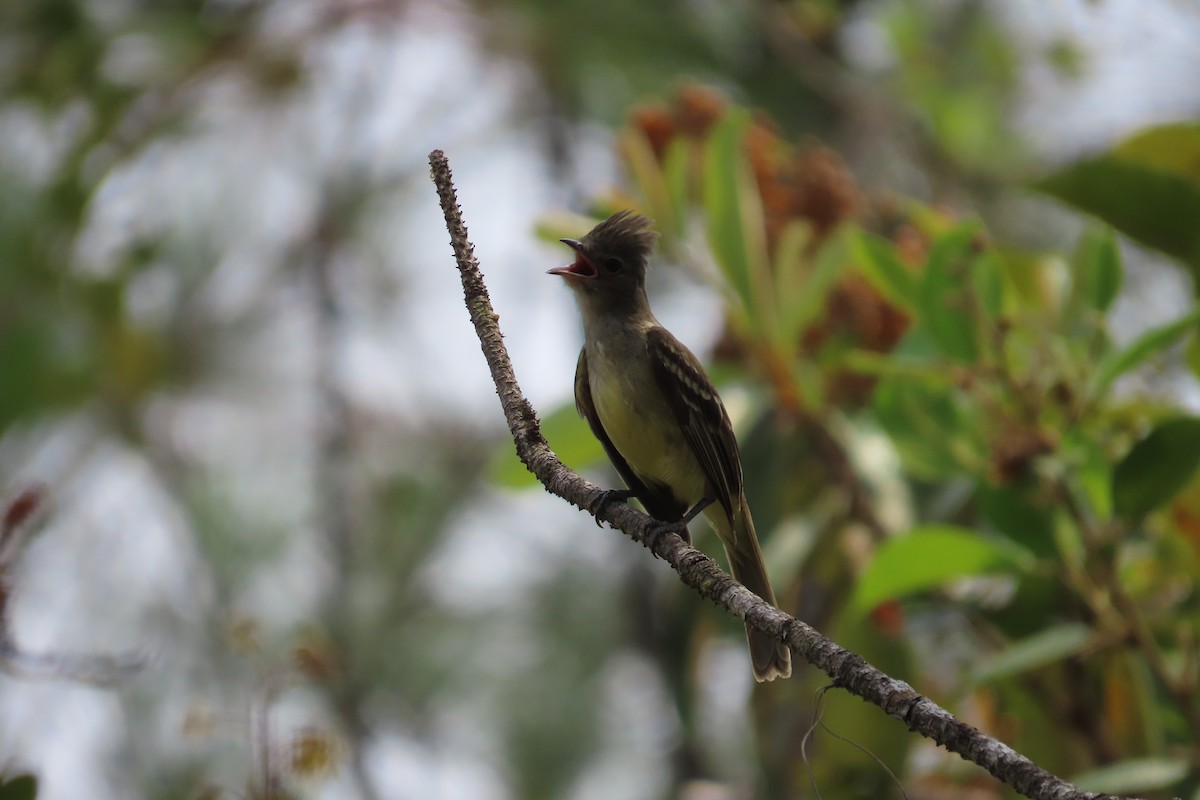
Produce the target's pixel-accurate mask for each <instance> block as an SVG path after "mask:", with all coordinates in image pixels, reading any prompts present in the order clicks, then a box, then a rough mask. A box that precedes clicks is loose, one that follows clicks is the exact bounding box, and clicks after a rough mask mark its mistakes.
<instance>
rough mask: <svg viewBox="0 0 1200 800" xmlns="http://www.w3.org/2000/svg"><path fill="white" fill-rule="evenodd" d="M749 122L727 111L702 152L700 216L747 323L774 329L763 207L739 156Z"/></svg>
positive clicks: (743, 115)
mask: <svg viewBox="0 0 1200 800" xmlns="http://www.w3.org/2000/svg"><path fill="white" fill-rule="evenodd" d="M749 120H750V117H749V115H748V113H747V112H746V111H744V110H734V111H730V112H729V113H728V114H726V115H725V117H724V118H723V119H722V120H721V121H720V122H719V123H717V125H716V127H714V128H713V130H712V133H711V134H710V135H709V139H708V145H707V147H706V148H705V152H704V191H703V197H704V210H705V213H706V215H707V217H708V234H709V242H710V244H711V245H712V250H713V254H714V255H715V256H716V259H717V264H718V265H719V266H720V267H721V271H722V272H723V273H724V274H725V279H726V280H727V281H729V285H730V286H731V287H732V288H733V290H734V292H735V293H736V294H737V296H738V299H739V300H740V301H741V310H742V312H743V315H744V316H743V319H744V321H745V322H747V323H753V324H757V325H761V326H763V327H764V328H765V329H766V330H772V329H774V327H775V326H774V325H773V324H772V323H771V321H770V320H769V319H763V318H762V317H763V316H766V315H769V314H770V313H771V309H772V308H773V306H772V304H771V302H770V280H771V279H770V270H769V268H768V259H767V244H766V233H765V231H764V229H763V212H762V201H761V199H760V198H759V195H758V188H757V186H756V185H755V183H754V176H753V174H751V172H750V167H749V165H748V164H747V163H746V158H745V154H744V153H743V150H742V136H743V134H744V132H745V129H746V126H747V125H748V124H749Z"/></svg>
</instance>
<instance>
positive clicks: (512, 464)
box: [488, 403, 605, 489]
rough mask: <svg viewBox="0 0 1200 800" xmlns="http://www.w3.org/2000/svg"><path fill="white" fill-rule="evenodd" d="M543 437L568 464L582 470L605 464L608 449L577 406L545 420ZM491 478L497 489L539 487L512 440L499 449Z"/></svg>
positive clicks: (566, 408)
mask: <svg viewBox="0 0 1200 800" xmlns="http://www.w3.org/2000/svg"><path fill="white" fill-rule="evenodd" d="M542 433H543V434H544V435H545V436H546V441H547V442H549V443H550V447H551V448H553V450H554V452H555V453H557V454H558V455H559V457H560V458H561V459H562V460H563V462H564V463H566V464H568V465H570V466H571V467H572V468H574V469H576V470H579V469H584V468H585V467H588V466H591V465H592V464H595V463H596V462H598V461H600V460H602V459H603V458H604V457H605V456H604V448H603V446H601V444H600V441H599V440H598V439H597V438H596V437H595V436H593V435H592V431H591V429H589V428H588V425H587V422H585V421H584V420H583V419H581V418H580V417H579V414H578V413H577V412H576V411H575V404H574V403H569V404H567V405H564V406H561V407H559V408H556V409H555V410H554V411H552V412H550V414H549V415H548V416H546V417H545V418H544V419H542ZM488 478H489V479H490V480H491V481H492V482H493V483H495V484H496V485H497V486H501V487H504V488H506V489H529V488H532V487H534V486H537V485H539V484H538V482H537V478H535V477H534V476H533V473H531V472H530V471H529V470H527V469H526V468H525V465H524V464H522V463H521V459H519V458H517V451H516V448H515V447H514V445H513V443H512V440H511V439H510V438H507V437H506V438H505V440H504V443H503V444H502V445H501V446H499V447H497V448H496V450H495V452H494V453H493V454H492V459H491V463H489V464H488Z"/></svg>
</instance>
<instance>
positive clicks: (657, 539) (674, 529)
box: [642, 520, 688, 558]
mask: <svg viewBox="0 0 1200 800" xmlns="http://www.w3.org/2000/svg"><path fill="white" fill-rule="evenodd" d="M672 533H674V534H678V535H679V538H680V539H683V540H684V541H685V542H686V541H688V527H687V522H684V521H683V520H679V521H676V522H656V523H655V524H654V525H651V526H650V529H649V530H647V531H646V535H645V536H644V537H643V538H642V540H643V541H644V542H645V544H646V547H648V548H650V554H651V555H653V556H654V557H655V558H659V555H658V553H657V552H655V551H656V550H657V549H658V545H659V544H660V543H661V542H662V539H663V537H664V536H667V535H669V534H672Z"/></svg>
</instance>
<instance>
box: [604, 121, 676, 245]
mask: <svg viewBox="0 0 1200 800" xmlns="http://www.w3.org/2000/svg"><path fill="white" fill-rule="evenodd" d="M618 146H619V148H620V150H621V153H622V154H623V155H624V156H625V163H626V164H627V165H628V167H629V173H630V175H631V176H632V177H633V181H634V183H636V184H637V186H638V189H640V190H641V193H642V197H644V198H646V205H647V207H648V210H649V212H650V216H651V218H653V219H654V221H655V224H656V225H658V227H659V230H661V231H663V233H665V234H666V235H667V236H669V237H671V238H675V236H676V235H677V234H678V232H677V231H676V230H675V229H674V228H675V220H676V218H677V216H678V215H677V213H676V210H675V208H674V205H673V204H672V202H671V199H672V198H671V189H670V187H669V186H668V185H667V176H666V175H664V174H663V169H662V167H660V166H659V164H658V159H656V158H655V157H654V148H652V147H651V146H650V142H649V140H647V139H646V136H645V135H644V134H643V133H642V132H641V131H640V130H637V129H634V128H626V129H624V130H623V131H621V133H620V134H619V138H618Z"/></svg>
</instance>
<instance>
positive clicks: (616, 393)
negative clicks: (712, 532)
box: [550, 211, 792, 681]
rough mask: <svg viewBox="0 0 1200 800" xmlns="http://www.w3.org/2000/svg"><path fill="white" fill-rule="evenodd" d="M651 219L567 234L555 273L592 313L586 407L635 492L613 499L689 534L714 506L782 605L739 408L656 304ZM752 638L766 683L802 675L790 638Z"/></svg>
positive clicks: (712, 518) (622, 219) (616, 219)
mask: <svg viewBox="0 0 1200 800" xmlns="http://www.w3.org/2000/svg"><path fill="white" fill-rule="evenodd" d="M651 224H652V223H651V222H650V220H648V219H646V218H645V217H643V216H642V215H640V214H635V213H633V212H630V211H621V212H619V213H617V214H614V215H613V216H611V217H609V218H608V219H607V220H605V221H604V222H601V223H600V224H599V225H597V226H596V227H595V228H593V229H592V230H591V231H590V232H589V233H588V234H587V235H586V236H584V237H583V238H582V239H579V240H575V239H563V240H562V242H563V243H564V244H567V245H569V246H570V247H571V248H572V249H573V250H574V251H575V261H574V262H573V263H571V264H569V265H567V266H563V267H557V268H555V269H552V270H550V274H552V275H559V276H562V277H563V278H564V279H565V280H566V282H567V285H568V286H570V287H571V289H572V290H573V291H574V294H575V300H576V302H577V304H578V306H579V312H580V315H581V316H582V317H583V338H584V342H583V350H582V351H581V352H580V353H579V363H578V365H577V367H576V369H575V407H576V408H577V409H578V410H579V414H580V416H582V417H583V418H584V419H586V420H587V422H588V425H589V426H590V427H591V429H592V433H593V434H595V436H596V438H597V439H599V440H600V443H601V444H603V445H604V451H605V452H606V453H607V454H608V457H609V459H610V460H611V461H612V463H613V466H614V467H616V469H617V472H618V473H620V475H621V478H622V479H623V480H624V481H625V484H626V485H627V486H628V487H629V489H628V491H624V490H613V491H610V492H609V493H608V495H606V497H605V500H610V499H615V498H619V499H621V500H627V499H629V498H630V497H636V498H637V499H638V500H640V501H641V503H642V505H643V506H645V508H646V510H647V511H648V512H649V513H650V515H651V516H652V517H654V518H655V519H657V520H659V521H660V522H662V523H664V530H668V529H669V530H674V531H676V532H677V533H679V534H680V535H681V536H682V537H683V538H684V539H685V540H687V541H690V537H689V536H688V532H687V523H688V522H690V521H691V520H692V519H693V518H694V517H695V516H696V515H698V514H700V513H701V512H703V513H704V515H705V517H706V518H707V519H708V521H709V523H710V524H711V525H712V526H713V528H714V529H716V531H717V534H718V535H719V536H720V537H721V543H722V544H723V545H724V546H725V553H726V555H727V556H728V558H729V565H730V567H731V568H732V570H733V576H734V577H735V578H736V579H737V580H738V581H739V582H741V584H742V585H743V586H745V587H746V588H747V589H749V590H750V591H752V592H754V593H755V594H757V595H758V596H759V597H761V598H762V599H764V600H766V601H767V602H769V603H771V604H772V605H774V604H775V594H774V592H772V591H771V584H770V582H769V581H768V580H767V572H766V569H765V567H764V565H763V560H762V551H761V550H760V549H759V546H758V537H757V536H756V535H755V533H754V520H753V519H751V517H750V508H749V506H748V505H747V504H746V494H745V491H744V487H743V486H742V463H741V457H740V455H739V454H738V445H737V439H736V438H735V437H734V435H733V426H732V425H731V424H730V422H729V414H728V413H726V411H725V406H724V405H723V404H722V403H721V398H720V397H719V396H718V395H717V391H716V389H715V388H714V387H713V385H712V381H710V380H709V378H708V375H707V374H705V372H704V368H703V367H702V366H701V365H700V361H699V360H698V359H697V358H696V356H694V355H693V354H692V352H691V351H690V350H688V349H687V348H686V347H684V346H683V344H681V343H680V342H679V340H678V339H676V338H675V337H674V336H672V335H671V334H670V332H669V331H667V329H666V328H664V327H663V326H662V325H660V324H659V322H658V320H657V319H655V318H654V314H652V313H651V311H650V301H649V300H648V299H647V297H646V266H647V263H648V261H649V259H650V253H651V251H652V250H653V248H654V242H655V239H656V238H657V236H658V235H657V234H656V233H655V232H654V231H653V230H652V228H651ZM746 636H747V638H748V639H749V643H750V660H751V662H752V663H753V667H754V677H755V679H756V680H758V681H769V680H773V679H775V678H778V677H784V678H786V677H788V676H789V675H791V673H792V663H791V653H790V652H789V651H788V649H787V648H786V647H785V646H784V645H783V644H782V643H780V642H778V641H776V640H774V639H772V638H771V637H769V636H766V635H764V634H762V633H760V632H758V631H755V630H751V629H747V631H746Z"/></svg>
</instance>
